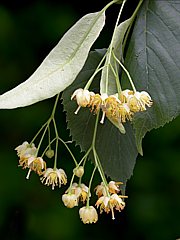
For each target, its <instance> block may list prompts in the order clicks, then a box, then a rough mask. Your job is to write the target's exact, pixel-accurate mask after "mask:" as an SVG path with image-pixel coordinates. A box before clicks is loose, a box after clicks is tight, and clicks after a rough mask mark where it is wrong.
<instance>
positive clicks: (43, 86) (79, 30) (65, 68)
mask: <svg viewBox="0 0 180 240" xmlns="http://www.w3.org/2000/svg"><path fill="white" fill-rule="evenodd" d="M104 23H105V11H104V10H102V11H100V12H96V13H90V14H87V15H85V16H84V17H82V18H81V19H80V20H79V21H78V22H77V23H76V24H75V25H74V26H73V27H72V28H70V29H69V31H68V32H67V33H66V34H65V35H64V36H63V38H62V39H61V40H60V42H59V43H58V44H57V46H56V47H55V48H54V49H53V50H52V51H51V52H50V54H49V55H48V56H47V57H46V58H45V60H44V61H43V62H42V64H41V65H40V66H39V68H38V69H37V70H36V71H35V72H34V73H33V74H32V76H31V77H30V78H29V79H28V80H26V81H25V82H23V83H22V84H20V85H18V86H17V87H15V88H14V89H12V90H10V91H8V92H6V93H4V94H3V95H1V96H0V108H1V109H11V108H17V107H24V106H28V105H31V104H33V103H36V102H39V101H41V100H44V99H47V98H50V97H52V96H54V95H56V94H57V93H59V92H61V91H63V90H64V89H65V88H66V87H67V86H69V85H70V84H71V83H72V82H73V81H74V79H75V78H76V76H77V75H78V73H79V71H80V70H81V69H82V67H83V65H84V63H85V61H86V59H87V56H88V53H89V50H90V48H91V46H92V44H93V43H94V41H95V40H96V39H97V37H98V36H99V34H100V32H101V30H102V28H103V26H104Z"/></svg>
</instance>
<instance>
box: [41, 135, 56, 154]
mask: <svg viewBox="0 0 180 240" xmlns="http://www.w3.org/2000/svg"><path fill="white" fill-rule="evenodd" d="M56 139H57V138H56V137H55V138H54V139H53V140H51V141H50V143H49V145H51V144H52V143H53V142H54V141H55V140H56ZM49 145H48V146H47V147H46V148H45V150H44V152H43V153H42V155H41V157H42V158H43V156H44V154H45V153H46V151H47V150H48V148H49Z"/></svg>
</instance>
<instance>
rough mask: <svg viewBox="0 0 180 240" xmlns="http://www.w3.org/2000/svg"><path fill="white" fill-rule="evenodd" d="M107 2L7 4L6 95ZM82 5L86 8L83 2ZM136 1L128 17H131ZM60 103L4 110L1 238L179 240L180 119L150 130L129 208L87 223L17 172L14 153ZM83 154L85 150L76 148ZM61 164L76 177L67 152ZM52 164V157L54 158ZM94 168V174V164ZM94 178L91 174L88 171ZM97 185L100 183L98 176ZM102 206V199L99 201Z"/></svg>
mask: <svg viewBox="0 0 180 240" xmlns="http://www.w3.org/2000/svg"><path fill="white" fill-rule="evenodd" d="M107 2H108V1H99V2H98V1H90V2H88V1H84V2H83V3H82V1H66V3H65V1H24V2H23V1H13V3H11V2H10V1H9V2H8V1H4V3H3V1H1V4H0V79H1V81H0V94H2V93H3V92H5V91H7V90H9V89H11V88H12V87H15V86H16V85H17V84H19V83H21V82H23V81H24V80H25V79H27V78H28V77H29V76H30V75H31V74H32V73H33V71H34V70H35V69H36V68H37V67H38V65H39V64H40V63H41V61H42V60H43V59H44V57H45V56H46V55H47V54H48V53H49V51H50V50H51V49H52V48H53V47H54V46H55V45H56V44H57V42H58V41H59V39H60V38H61V37H62V35H63V33H64V32H65V31H66V30H67V29H68V28H69V27H70V26H72V25H73V24H74V23H75V21H77V20H78V19H79V18H80V17H81V16H83V15H84V14H86V13H88V12H94V11H98V10H100V9H101V8H102V7H103V6H104V5H105V4H106V3H107ZM80 3H81V5H80V6H79V7H77V6H78V4H80ZM135 3H136V1H134V2H133V5H132V2H131V5H130V3H129V5H128V7H126V9H125V14H124V16H123V18H125V17H128V16H129V14H130V13H131V12H132V10H133V8H134V6H135ZM117 10H118V5H116V6H114V7H112V8H111V9H110V10H108V12H107V15H108V16H107V25H106V29H105V30H103V32H102V35H101V36H100V38H99V39H98V41H97V42H96V44H95V45H94V48H104V47H107V46H108V43H109V41H110V34H111V32H112V27H111V26H113V23H114V20H115V18H114V16H115V14H114V13H116V12H117ZM52 106H53V100H51V99H50V100H46V101H43V102H41V103H37V104H35V105H33V106H29V107H27V108H22V109H16V110H1V111H0V139H1V144H0V166H1V171H0V236H1V237H2V238H1V239H5V240H6V239H7V240H9V239H12V240H14V239H18V240H19V239H20V240H21V239H22V240H51V239H52V240H59V239H63V240H64V239H65V240H66V239H80V240H81V239H87V240H88V239H108V238H114V237H115V236H116V238H118V239H125V240H126V239H137V240H141V239H142V240H156V239H157V240H161V239H162V240H175V239H176V238H178V237H180V194H179V189H180V161H179V160H180V159H179V158H180V151H179V142H180V137H179V136H180V134H179V133H180V128H179V122H180V118H177V119H175V120H174V121H173V122H171V123H169V124H166V126H164V127H163V128H160V129H157V130H153V131H152V132H151V133H148V134H147V136H146V138H145V139H144V142H143V147H144V157H138V160H137V164H136V167H135V171H134V175H133V177H132V178H131V180H130V181H129V182H128V187H127V195H128V196H129V198H128V200H127V206H126V209H125V210H124V211H123V212H122V213H121V214H117V218H116V220H115V221H112V220H111V216H110V215H109V216H107V215H106V214H103V215H101V216H100V218H99V221H98V223H97V224H95V225H83V224H82V222H81V221H80V219H79V216H78V209H77V208H76V209H66V208H65V207H64V206H63V204H62V201H61V195H62V194H63V193H64V191H65V189H66V187H62V189H60V190H58V189H57V190H55V191H52V190H51V189H50V188H48V187H45V186H43V185H42V184H41V183H40V181H39V179H38V177H37V176H36V175H35V174H32V176H31V178H30V180H29V181H27V180H26V179H25V176H26V171H23V170H22V169H21V168H18V167H17V166H18V158H17V156H16V152H15V151H14V148H15V147H16V146H17V145H19V144H21V143H22V142H23V141H24V140H28V141H30V140H31V139H32V138H33V136H34V135H35V133H36V132H37V130H38V129H39V128H40V127H41V125H42V124H43V123H44V122H45V120H46V119H47V118H48V116H49V114H50V112H51V109H52ZM57 123H58V124H59V130H60V132H61V134H60V135H61V136H62V137H63V138H64V139H68V134H69V132H68V131H67V132H66V131H65V116H64V113H62V107H60V106H59V107H58V111H57ZM73 150H74V151H75V152H76V153H77V154H78V149H77V148H73ZM59 160H60V163H59V164H60V166H61V167H62V168H64V169H65V170H66V172H67V175H68V177H69V178H70V177H71V167H72V162H71V160H70V157H69V155H68V154H67V152H66V151H65V150H64V149H63V148H61V154H60V155H59ZM50 161H51V160H50ZM87 168H90V169H92V166H91V164H90V163H89V164H88V166H87ZM87 172H88V174H90V173H89V170H88V169H87ZM96 180H97V181H98V179H96ZM92 201H95V199H92Z"/></svg>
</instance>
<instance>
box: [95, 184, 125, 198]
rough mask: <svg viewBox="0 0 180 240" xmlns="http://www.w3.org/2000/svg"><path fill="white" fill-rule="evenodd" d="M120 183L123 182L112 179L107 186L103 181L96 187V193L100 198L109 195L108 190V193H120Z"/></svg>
mask: <svg viewBox="0 0 180 240" xmlns="http://www.w3.org/2000/svg"><path fill="white" fill-rule="evenodd" d="M120 184H122V183H121V182H114V181H110V182H109V183H108V185H107V186H105V185H104V183H103V182H101V184H100V185H98V186H97V187H96V188H95V191H96V195H97V196H98V198H100V197H101V196H107V192H108V193H118V192H120V189H119V185H120Z"/></svg>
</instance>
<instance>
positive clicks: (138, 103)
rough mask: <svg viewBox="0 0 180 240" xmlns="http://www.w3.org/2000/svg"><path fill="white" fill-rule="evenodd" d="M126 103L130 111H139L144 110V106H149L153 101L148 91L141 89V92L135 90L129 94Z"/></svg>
mask: <svg viewBox="0 0 180 240" xmlns="http://www.w3.org/2000/svg"><path fill="white" fill-rule="evenodd" d="M127 104H128V106H129V108H130V110H131V111H133V112H139V111H145V110H146V106H148V107H151V106H152V104H153V102H152V99H151V96H150V95H149V93H147V92H145V91H142V92H138V91H137V92H135V93H134V95H129V97H128V98H127Z"/></svg>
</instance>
